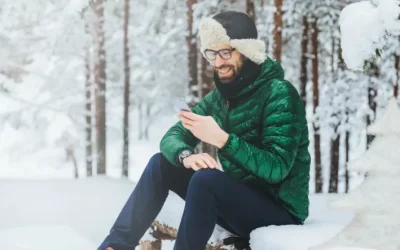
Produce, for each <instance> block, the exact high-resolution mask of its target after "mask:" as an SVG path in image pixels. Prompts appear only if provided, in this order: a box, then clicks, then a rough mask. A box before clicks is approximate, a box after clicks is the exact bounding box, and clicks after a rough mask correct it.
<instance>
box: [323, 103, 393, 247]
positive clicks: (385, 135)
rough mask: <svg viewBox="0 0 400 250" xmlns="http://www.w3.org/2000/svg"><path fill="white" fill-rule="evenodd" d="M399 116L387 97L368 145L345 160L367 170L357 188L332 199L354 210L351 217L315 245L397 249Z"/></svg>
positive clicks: (335, 204)
mask: <svg viewBox="0 0 400 250" xmlns="http://www.w3.org/2000/svg"><path fill="white" fill-rule="evenodd" d="M399 118H400V107H399V105H398V102H397V100H396V99H395V98H391V99H390V101H389V103H388V105H387V108H386V109H385V112H384V114H383V115H382V116H381V117H380V118H379V119H378V120H377V121H376V122H375V123H374V124H372V125H371V126H370V127H369V128H368V130H369V132H370V133H372V134H374V135H376V138H375V140H374V141H373V143H372V144H371V146H370V148H369V149H368V151H366V152H365V153H364V154H363V155H362V156H361V157H360V158H358V159H356V160H354V161H352V162H350V163H349V169H350V170H353V171H358V172H362V173H367V178H366V179H365V181H364V182H363V183H362V184H361V185H360V186H359V187H358V188H356V189H355V190H353V191H351V192H350V193H349V194H347V195H345V196H343V197H341V198H338V199H337V200H335V201H334V202H332V206H334V207H336V208H342V209H347V210H351V211H354V212H355V217H354V219H353V221H352V222H351V223H350V224H349V225H348V226H347V227H346V228H345V229H344V230H343V231H342V232H340V233H339V234H338V235H337V236H336V237H335V238H333V239H332V240H330V241H329V242H327V243H325V244H323V245H322V246H320V247H318V248H316V249H328V248H327V247H331V246H335V247H339V246H340V247H341V246H345V247H366V248H368V249H375V250H397V249H399V247H400V243H399V241H398V239H399V238H400V231H399V230H398V226H399V220H398V218H399V217H400V212H399V210H398V209H397V208H398V204H400V184H399V182H398V179H399V177H400V158H399V155H400V119H399ZM371 236H373V237H371Z"/></svg>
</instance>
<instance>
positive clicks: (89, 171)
mask: <svg viewBox="0 0 400 250" xmlns="http://www.w3.org/2000/svg"><path fill="white" fill-rule="evenodd" d="M83 22H84V24H85V34H86V37H89V35H90V31H89V24H88V23H87V22H88V21H87V20H86V19H85V18H84V19H83ZM85 44H86V46H85V93H86V95H85V102H86V104H85V110H86V115H85V118H86V129H85V132H86V176H92V175H93V161H92V160H93V144H92V82H91V79H90V43H89V41H85Z"/></svg>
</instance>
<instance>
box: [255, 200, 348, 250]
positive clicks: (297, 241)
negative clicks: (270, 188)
mask: <svg viewBox="0 0 400 250" xmlns="http://www.w3.org/2000/svg"><path fill="white" fill-rule="evenodd" d="M333 197H335V196H334V195H332V196H319V195H314V196H312V199H311V207H310V217H309V218H308V219H307V220H306V222H305V224H304V225H303V226H271V227H265V228H259V229H256V230H254V231H253V232H252V233H251V235H250V238H251V240H250V247H251V248H252V249H273V250H293V249H296V250H307V249H309V247H311V246H315V245H318V244H320V243H323V242H324V241H326V240H328V239H329V238H331V237H332V236H333V235H335V234H337V233H338V232H339V231H340V230H342V229H343V227H344V225H347V224H349V223H350V221H351V219H352V213H349V212H344V211H334V210H331V209H330V208H329V206H327V204H328V203H329V201H330V200H331V198H333ZM283 239H284V240H283Z"/></svg>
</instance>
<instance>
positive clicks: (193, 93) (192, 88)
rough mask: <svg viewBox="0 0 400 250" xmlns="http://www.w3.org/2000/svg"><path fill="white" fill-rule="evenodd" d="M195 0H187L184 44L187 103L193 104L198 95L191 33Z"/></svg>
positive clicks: (195, 58) (195, 50)
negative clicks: (187, 84) (187, 77)
mask: <svg viewBox="0 0 400 250" xmlns="http://www.w3.org/2000/svg"><path fill="white" fill-rule="evenodd" d="M196 2H197V0H187V2H186V3H187V20H188V21H187V24H188V25H187V36H186V44H187V47H188V63H189V78H190V79H189V96H190V97H191V100H190V101H189V105H191V106H194V105H195V104H196V103H197V101H198V97H199V93H198V92H199V90H198V81H197V41H196V36H195V35H194V34H193V5H194V4H195V3H196Z"/></svg>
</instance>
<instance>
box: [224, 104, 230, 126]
mask: <svg viewBox="0 0 400 250" xmlns="http://www.w3.org/2000/svg"><path fill="white" fill-rule="evenodd" d="M225 106H226V108H227V110H228V111H227V112H226V118H225V124H226V131H225V132H227V133H229V112H230V103H229V101H226V102H225Z"/></svg>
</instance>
